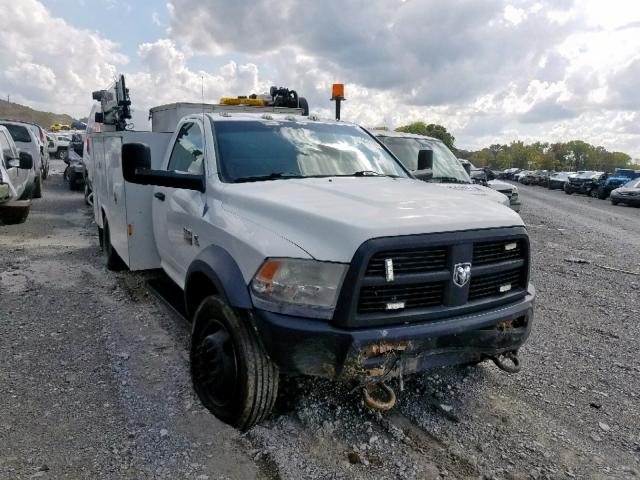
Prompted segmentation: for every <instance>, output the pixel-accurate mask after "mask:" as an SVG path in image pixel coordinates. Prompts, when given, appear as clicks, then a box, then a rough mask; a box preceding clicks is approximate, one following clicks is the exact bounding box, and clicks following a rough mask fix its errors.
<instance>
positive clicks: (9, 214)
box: [0, 206, 31, 225]
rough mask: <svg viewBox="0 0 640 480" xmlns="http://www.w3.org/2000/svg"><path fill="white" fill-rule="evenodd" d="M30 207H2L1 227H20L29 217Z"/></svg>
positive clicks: (0, 214)
mask: <svg viewBox="0 0 640 480" xmlns="http://www.w3.org/2000/svg"><path fill="white" fill-rule="evenodd" d="M29 210H31V206H28V207H4V206H0V225H18V224H20V223H24V222H25V221H26V220H27V217H28V216H29Z"/></svg>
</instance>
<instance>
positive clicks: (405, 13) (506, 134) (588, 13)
mask: <svg viewBox="0 0 640 480" xmlns="http://www.w3.org/2000/svg"><path fill="white" fill-rule="evenodd" d="M0 12H2V15H1V16H0V96H2V97H3V98H5V99H6V97H7V95H10V96H11V99H12V101H16V102H18V103H23V104H27V105H30V106H33V107H35V108H38V109H45V110H48V111H54V112H61V113H70V114H72V115H75V116H78V117H79V116H86V115H87V114H88V111H89V108H90V104H91V93H90V92H91V91H92V90H97V89H100V88H104V87H105V86H107V84H108V83H109V82H110V81H111V80H112V79H113V78H114V76H115V75H116V74H117V73H120V72H122V73H125V74H126V75H127V80H128V86H129V88H130V90H131V97H132V101H133V105H134V108H135V110H136V112H135V121H136V126H137V127H138V128H148V127H147V125H146V113H147V110H148V108H149V107H151V106H153V105H158V104H162V103H167V102H173V101H200V98H201V92H202V87H203V86H204V94H205V97H206V99H207V101H216V100H217V99H218V98H219V97H221V96H222V95H239V94H247V93H253V92H257V93H260V92H264V91H267V90H268V88H269V86H270V85H275V84H277V85H282V86H288V87H290V88H295V89H296V90H298V91H299V92H300V93H301V94H302V95H304V96H306V97H307V98H308V99H309V103H310V105H311V110H312V111H314V112H317V113H319V114H320V115H330V113H331V108H332V105H331V103H330V102H329V100H328V99H329V96H330V90H331V84H332V83H333V82H337V81H339V82H343V83H345V84H346V96H347V98H348V100H347V102H346V104H345V105H344V107H343V118H344V119H346V120H353V121H356V122H359V123H361V124H363V125H366V126H379V125H387V126H389V127H396V126H398V125H402V124H406V123H409V122H411V121H415V120H424V121H427V122H428V123H431V122H433V123H441V124H443V125H445V126H446V127H447V128H448V129H449V130H450V131H451V132H452V133H453V134H454V135H455V137H456V144H457V146H459V147H461V148H480V147H483V146H487V145H489V144H491V143H496V142H508V141H511V140H516V139H519V140H524V141H534V140H543V141H557V140H571V139H584V140H586V141H589V142H591V143H594V144H599V145H604V146H605V147H607V148H608V149H610V150H622V151H626V152H627V153H630V154H631V155H632V156H633V157H635V158H640V2H638V1H637V0H626V1H623V0H577V1H572V0H531V1H529V0H521V1H500V0H367V1H364V0H351V1H348V0H323V1H316V0H301V1H295V0H278V1H274V0H253V1H245V0H234V1H229V0H170V1H169V2H162V1H157V2H154V1H151V0H135V1H133V0H19V1H16V0H0Z"/></svg>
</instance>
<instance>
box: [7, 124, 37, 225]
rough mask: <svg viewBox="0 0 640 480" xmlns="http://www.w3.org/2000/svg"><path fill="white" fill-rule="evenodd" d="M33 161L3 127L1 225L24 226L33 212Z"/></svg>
mask: <svg viewBox="0 0 640 480" xmlns="http://www.w3.org/2000/svg"><path fill="white" fill-rule="evenodd" d="M33 177H34V173H33V158H32V157H31V155H30V154H29V153H27V152H20V150H19V149H18V147H16V144H15V142H14V141H13V138H12V137H11V134H10V133H9V130H8V129H7V128H6V127H4V126H0V225H13V224H16V223H22V222H24V221H25V220H26V218H27V216H28V215H29V210H30V208H31V192H32V189H31V184H32V183H33Z"/></svg>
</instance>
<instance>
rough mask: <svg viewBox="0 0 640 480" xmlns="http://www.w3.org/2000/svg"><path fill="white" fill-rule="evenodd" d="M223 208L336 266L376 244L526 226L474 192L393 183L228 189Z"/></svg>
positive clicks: (372, 180)
mask: <svg viewBox="0 0 640 480" xmlns="http://www.w3.org/2000/svg"><path fill="white" fill-rule="evenodd" d="M487 190H489V189H487ZM489 191H491V190H489ZM494 193H496V192H494ZM498 195H502V194H498ZM502 196H504V195H502ZM505 198H506V197H505ZM223 208H225V209H226V210H228V211H229V212H232V213H233V214H235V215H238V216H240V217H242V218H245V219H246V220H249V221H252V222H254V223H256V224H259V225H260V226H262V227H263V228H266V229H269V230H271V231H274V232H276V233H278V234H279V235H280V236H282V237H284V238H286V239H287V240H289V241H291V242H293V243H295V244H296V245H298V246H299V247H300V248H302V249H303V250H305V251H306V252H308V253H309V255H311V256H312V257H314V258H316V259H318V260H327V261H334V262H350V261H351V258H352V256H353V254H354V253H355V251H356V249H357V248H358V247H359V246H360V245H361V244H362V243H363V242H365V241H366V240H369V239H372V238H379V237H393V236H400V235H415V234H421V233H436V232H454V231H460V230H473V229H485V228H498V227H511V226H522V225H523V223H522V220H521V218H520V216H519V215H518V214H517V213H515V212H513V211H512V210H511V209H509V208H508V207H505V206H503V205H501V204H499V203H497V202H495V201H490V200H488V196H484V195H480V194H478V193H477V191H476V190H475V189H474V190H471V191H469V190H466V189H452V188H447V187H444V186H443V185H441V184H432V183H425V182H422V181H418V180H414V179H402V178H400V179H393V178H389V177H344V178H341V177H337V178H336V177H333V178H307V179H299V180H298V179H291V180H276V181H266V182H255V183H240V184H227V185H226V186H225V188H224V194H223Z"/></svg>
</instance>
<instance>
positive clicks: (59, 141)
mask: <svg viewBox="0 0 640 480" xmlns="http://www.w3.org/2000/svg"><path fill="white" fill-rule="evenodd" d="M53 135H54V136H55V138H56V151H55V156H56V157H57V158H59V159H60V160H62V159H64V157H65V155H66V154H67V151H68V150H69V143H70V142H71V135H69V134H67V133H55V134H53Z"/></svg>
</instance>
